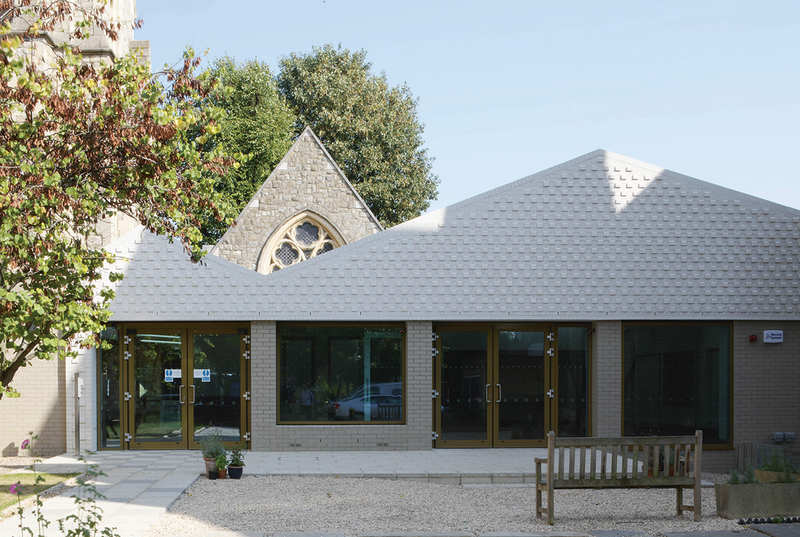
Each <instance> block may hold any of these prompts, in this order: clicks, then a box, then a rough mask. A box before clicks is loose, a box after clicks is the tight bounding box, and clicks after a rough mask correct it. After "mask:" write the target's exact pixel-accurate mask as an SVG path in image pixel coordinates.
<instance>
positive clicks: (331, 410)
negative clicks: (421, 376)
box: [279, 326, 403, 423]
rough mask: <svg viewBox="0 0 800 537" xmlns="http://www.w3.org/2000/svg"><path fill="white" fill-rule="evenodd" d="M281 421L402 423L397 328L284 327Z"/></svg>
mask: <svg viewBox="0 0 800 537" xmlns="http://www.w3.org/2000/svg"><path fill="white" fill-rule="evenodd" d="M279 334H280V421H281V422H309V423H310V422H314V423H318V422H372V421H377V422H397V423H400V422H402V420H403V397H402V395H403V336H402V327H400V326H364V327H362V326H282V327H281V328H280V330H279Z"/></svg>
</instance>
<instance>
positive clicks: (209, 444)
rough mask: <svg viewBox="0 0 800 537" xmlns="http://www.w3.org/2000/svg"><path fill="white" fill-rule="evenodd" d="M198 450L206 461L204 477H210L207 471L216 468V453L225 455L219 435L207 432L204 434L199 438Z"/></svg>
mask: <svg viewBox="0 0 800 537" xmlns="http://www.w3.org/2000/svg"><path fill="white" fill-rule="evenodd" d="M200 452H201V453H202V454H203V460H204V461H205V462H206V477H210V476H209V473H210V472H211V471H216V470H217V464H216V459H217V455H219V454H222V455H225V446H224V445H223V444H222V440H220V438H219V435H217V434H209V435H206V436H204V437H203V438H202V439H201V440H200Z"/></svg>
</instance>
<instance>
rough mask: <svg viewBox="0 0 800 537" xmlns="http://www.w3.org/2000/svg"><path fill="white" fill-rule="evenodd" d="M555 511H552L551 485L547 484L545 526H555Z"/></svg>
mask: <svg viewBox="0 0 800 537" xmlns="http://www.w3.org/2000/svg"><path fill="white" fill-rule="evenodd" d="M555 518H556V517H555V509H553V484H552V483H548V484H547V524H549V525H550V526H552V525H553V524H555V522H556V521H555Z"/></svg>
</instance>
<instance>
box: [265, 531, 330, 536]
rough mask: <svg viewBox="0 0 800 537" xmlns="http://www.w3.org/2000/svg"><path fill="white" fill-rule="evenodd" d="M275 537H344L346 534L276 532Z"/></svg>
mask: <svg viewBox="0 0 800 537" xmlns="http://www.w3.org/2000/svg"><path fill="white" fill-rule="evenodd" d="M273 537H344V533H335V532H302V531H276V532H275V533H274V534H273Z"/></svg>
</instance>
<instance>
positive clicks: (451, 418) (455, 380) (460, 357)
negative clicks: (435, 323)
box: [439, 331, 489, 441]
mask: <svg viewBox="0 0 800 537" xmlns="http://www.w3.org/2000/svg"><path fill="white" fill-rule="evenodd" d="M439 337H440V340H441V342H442V350H441V355H442V367H441V371H442V373H441V393H440V400H441V402H442V409H441V411H442V435H441V439H442V440H444V441H448V440H488V437H487V421H486V420H487V412H486V395H487V392H488V388H487V386H486V385H487V383H488V381H487V378H488V372H487V359H486V356H487V354H486V353H487V348H488V343H489V342H488V336H487V332H486V331H479V332H466V331H463V332H462V331H458V332H442V333H441V334H440V336H439Z"/></svg>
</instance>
